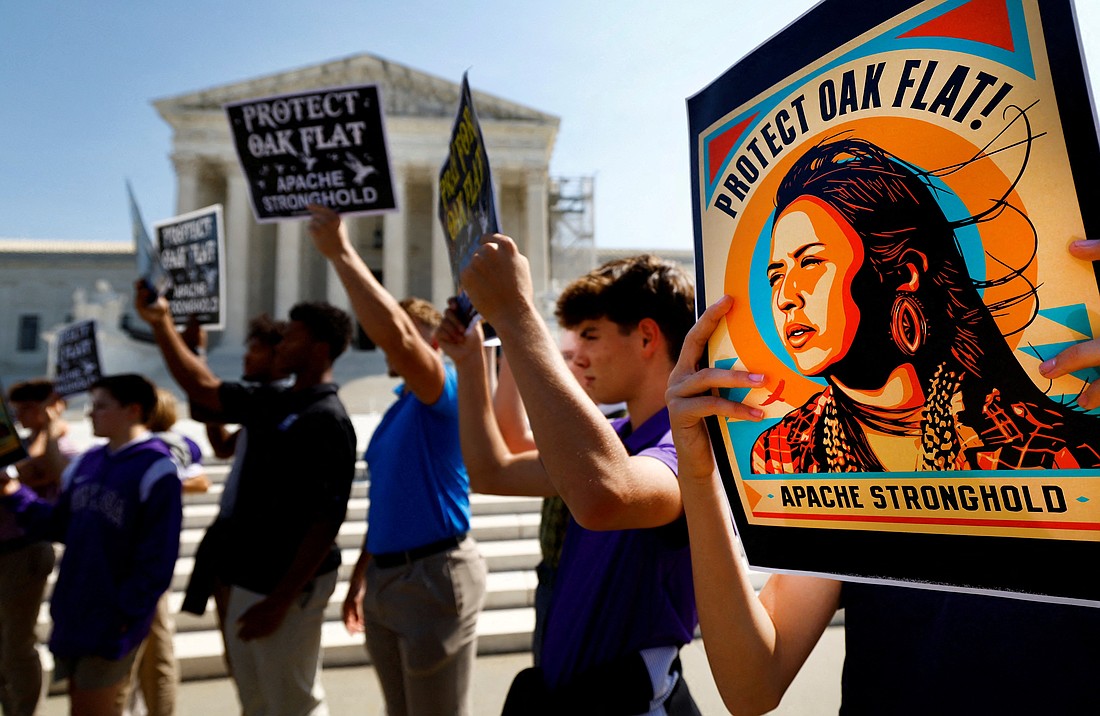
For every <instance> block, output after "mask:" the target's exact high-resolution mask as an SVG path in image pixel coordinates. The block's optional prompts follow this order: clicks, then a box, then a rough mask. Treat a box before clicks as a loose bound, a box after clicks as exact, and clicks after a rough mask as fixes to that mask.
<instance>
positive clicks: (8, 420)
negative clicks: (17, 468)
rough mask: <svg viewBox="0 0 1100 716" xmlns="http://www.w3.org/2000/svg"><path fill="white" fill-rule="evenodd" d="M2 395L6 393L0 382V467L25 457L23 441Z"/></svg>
mask: <svg viewBox="0 0 1100 716" xmlns="http://www.w3.org/2000/svg"><path fill="white" fill-rule="evenodd" d="M4 395H7V393H6V392H5V391H4V386H3V385H2V384H0V467H6V466H8V465H11V464H12V463H16V462H19V461H20V460H23V459H25V458H26V457H27V451H26V450H25V449H24V448H23V441H22V440H20V439H19V432H18V431H17V430H16V428H15V421H14V420H13V419H12V415H11V413H10V412H8V404H7V402H6V401H4V399H3V397H2V396H4Z"/></svg>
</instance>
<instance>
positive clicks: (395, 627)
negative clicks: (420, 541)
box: [363, 538, 487, 716]
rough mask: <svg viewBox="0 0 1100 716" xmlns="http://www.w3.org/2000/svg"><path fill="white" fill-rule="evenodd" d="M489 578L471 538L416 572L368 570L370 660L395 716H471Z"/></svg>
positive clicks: (417, 565) (413, 567)
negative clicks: (481, 617)
mask: <svg viewBox="0 0 1100 716" xmlns="http://www.w3.org/2000/svg"><path fill="white" fill-rule="evenodd" d="M486 573H487V568H486V566H485V559H484V558H483V557H482V556H481V553H480V552H478V549H477V543H476V542H474V540H472V539H469V538H467V539H466V540H465V541H464V542H463V543H462V544H461V545H459V546H458V547H456V548H455V549H452V550H450V551H447V552H440V553H439V554H433V555H431V556H428V557H424V558H422V559H418V560H416V561H415V562H413V563H412V564H408V565H402V566H398V567H390V568H386V569H383V568H379V567H378V566H377V565H376V564H375V563H374V562H373V561H372V562H368V563H367V589H366V594H365V595H364V597H363V616H364V621H365V625H366V632H367V652H368V653H369V654H370V658H371V662H372V663H373V665H374V670H375V673H377V674H378V680H379V681H380V682H381V684H382V693H383V695H384V696H385V699H386V714H387V716H429V715H438V716H466V715H467V714H469V713H470V680H471V677H472V676H473V667H474V661H475V659H476V657H477V618H478V613H479V612H480V611H481V606H482V604H484V602H485V578H486Z"/></svg>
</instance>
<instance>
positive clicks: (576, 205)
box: [548, 176, 596, 301]
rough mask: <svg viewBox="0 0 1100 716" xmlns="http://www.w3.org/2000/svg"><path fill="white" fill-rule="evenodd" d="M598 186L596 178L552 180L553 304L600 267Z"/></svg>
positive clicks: (551, 245)
mask: <svg viewBox="0 0 1100 716" xmlns="http://www.w3.org/2000/svg"><path fill="white" fill-rule="evenodd" d="M595 183H596V179H595V177H592V176H578V177H553V178H551V179H550V285H549V293H550V294H551V296H550V297H548V299H549V300H550V301H553V300H555V299H556V298H557V296H558V294H560V293H561V291H562V289H564V288H565V287H566V285H568V284H569V282H571V281H572V280H573V279H575V278H577V277H578V276H581V275H583V274H585V273H587V272H589V271H591V270H592V269H593V268H595V267H596V228H595V227H596V222H595V203H594V201H593V196H594V193H595Z"/></svg>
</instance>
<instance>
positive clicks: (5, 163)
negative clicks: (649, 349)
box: [0, 0, 1100, 248]
mask: <svg viewBox="0 0 1100 716" xmlns="http://www.w3.org/2000/svg"><path fill="white" fill-rule="evenodd" d="M812 4H813V3H812V2H810V1H809V0H764V2H753V3H747V2H746V3H728V2H727V3H718V2H707V3H702V2H690V1H689V2H679V3H674V2H668V0H643V1H640V2H632V3H625V2H624V3H620V2H606V3H598V2H597V3H593V2H583V1H581V0H563V1H561V2H552V3H528V2H515V1H514V0H512V1H510V2H505V1H504V0H492V1H490V2H467V3H443V2H427V1H426V0H400V1H399V2H393V0H385V1H384V2H383V1H380V0H359V1H354V0H332V1H330V2H325V3H317V4H309V3H302V2H287V1H286V0H263V1H260V0H229V1H228V2H227V1H226V0H193V1H189V2H171V1H170V0H168V1H161V2H158V1H155V0H154V1H152V2H149V1H148V0H144V1H139V0H132V1H130V2H125V1H123V0H100V1H99V2H92V3H80V2H61V1H60V0H33V1H31V2H17V1H16V0H3V22H2V23H0V92H2V97H3V100H2V101H0V166H2V171H0V237H5V238H18V237H26V238H44V239H90V240H114V239H117V240H128V239H129V236H130V226H129V215H128V208H127V203H126V192H125V181H126V180H127V179H129V180H130V181H131V182H132V183H133V185H134V190H135V193H136V194H137V197H138V201H139V203H140V205H141V208H142V212H143V214H144V216H145V220H146V223H152V222H154V221H157V220H160V219H164V218H168V217H170V216H171V215H172V214H173V213H174V209H175V191H176V187H175V179H174V175H173V172H172V168H171V164H170V162H169V160H168V152H169V149H170V132H169V128H168V126H167V124H165V123H164V122H163V121H162V120H161V119H160V117H159V116H158V115H157V114H156V112H155V110H154V109H153V107H152V105H151V104H150V103H151V101H152V100H154V99H157V98H161V97H166V96H171V95H176V94H183V93H186V92H190V91H193V90H198V89H203V88H206V87H211V86H214V85H220V84H224V83H228V82H234V81H238V80H243V79H248V78H252V77H257V76H262V75H267V74H272V73H276V72H280V71H283V70H289V69H295V68H298V67H303V66H306V65H311V64H315V63H320V62H324V61H327V60H332V59H337V58H341V57H346V56H349V55H355V54H359V53H362V52H369V53H372V54H375V55H379V56H381V57H384V58H387V59H390V60H393V61H395V62H399V63H402V64H406V65H409V66H411V67H414V68H416V69H420V70H424V71H427V72H430V73H432V74H435V75H439V76H441V77H445V78H451V79H454V80H455V81H458V80H459V79H460V78H461V76H462V71H463V70H465V69H466V68H467V67H469V68H470V79H471V84H472V85H473V86H474V87H475V88H476V89H478V90H482V91H485V92H489V93H492V94H496V95H499V96H502V97H505V98H508V99H510V100H513V101H516V102H520V103H523V104H527V105H530V106H532V107H535V108H537V109H540V110H543V111H546V112H550V113H552V114H555V115H558V116H559V117H561V118H562V124H561V131H560V134H559V135H558V140H557V145H556V148H555V151H554V157H553V160H552V164H551V171H552V173H554V174H557V175H572V174H595V175H596V177H597V180H596V221H597V225H596V231H597V242H598V244H599V245H601V246H614V247H646V248H663V247H678V248H689V247H690V246H691V212H690V206H691V204H690V184H689V180H688V137H687V118H686V110H685V104H684V100H685V98H686V97H688V96H689V95H692V94H694V93H695V92H697V91H698V90H700V89H701V88H702V87H704V86H705V85H706V84H708V83H709V82H710V81H711V80H713V79H714V78H715V77H717V76H718V75H720V74H721V73H722V72H723V71H724V70H725V69H726V68H727V67H729V66H730V65H732V64H733V63H734V62H736V61H737V60H738V59H739V58H740V57H741V56H742V55H744V54H745V53H746V52H748V51H750V50H752V49H753V48H754V47H756V46H757V45H759V44H760V43H761V42H763V41H764V40H766V39H767V38H768V37H770V36H771V35H772V34H774V33H775V32H776V31H778V30H779V29H781V28H782V27H783V26H784V25H786V24H787V23H789V22H790V21H792V20H794V19H795V18H796V17H798V16H799V15H800V14H801V13H802V12H804V11H805V10H806V9H807V8H809V7H810V6H811V5H812ZM1078 13H1079V17H1080V22H1081V25H1082V33H1083V36H1084V39H1085V44H1086V50H1087V54H1088V59H1089V61H1090V64H1091V66H1092V67H1093V68H1094V75H1100V2H1098V1H1097V0H1078ZM1093 85H1094V87H1097V86H1100V85H1097V83H1096V82H1095V81H1094V82H1093ZM441 160H442V158H441ZM505 228H507V227H505Z"/></svg>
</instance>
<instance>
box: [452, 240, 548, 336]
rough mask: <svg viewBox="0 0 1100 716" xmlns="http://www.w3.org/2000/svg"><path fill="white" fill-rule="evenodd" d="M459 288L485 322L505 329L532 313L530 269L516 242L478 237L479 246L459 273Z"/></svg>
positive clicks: (532, 291) (532, 293)
mask: <svg viewBox="0 0 1100 716" xmlns="http://www.w3.org/2000/svg"><path fill="white" fill-rule="evenodd" d="M462 286H463V287H464V288H465V289H466V292H467V293H468V294H469V296H470V300H471V301H473V304H474V306H476V307H477V310H478V312H479V313H480V314H482V315H483V316H485V320H487V321H488V322H489V323H491V324H493V325H494V326H498V327H499V326H506V325H507V324H508V323H509V322H510V321H512V320H513V319H515V318H516V317H518V316H521V315H524V314H525V311H524V306H527V307H528V308H529V309H530V310H534V309H533V307H532V306H531V304H532V303H533V298H532V297H533V296H534V289H533V287H532V283H531V267H530V265H529V264H528V262H527V258H526V257H525V256H524V255H523V254H521V253H520V252H519V248H518V247H517V246H516V242H515V241H513V240H512V239H511V238H509V237H507V236H504V235H503V234H492V235H486V236H483V237H481V244H480V246H479V247H478V249H477V250H476V251H475V252H474V254H473V256H472V257H471V258H470V262H469V264H467V266H466V268H465V270H463V271H462Z"/></svg>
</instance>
